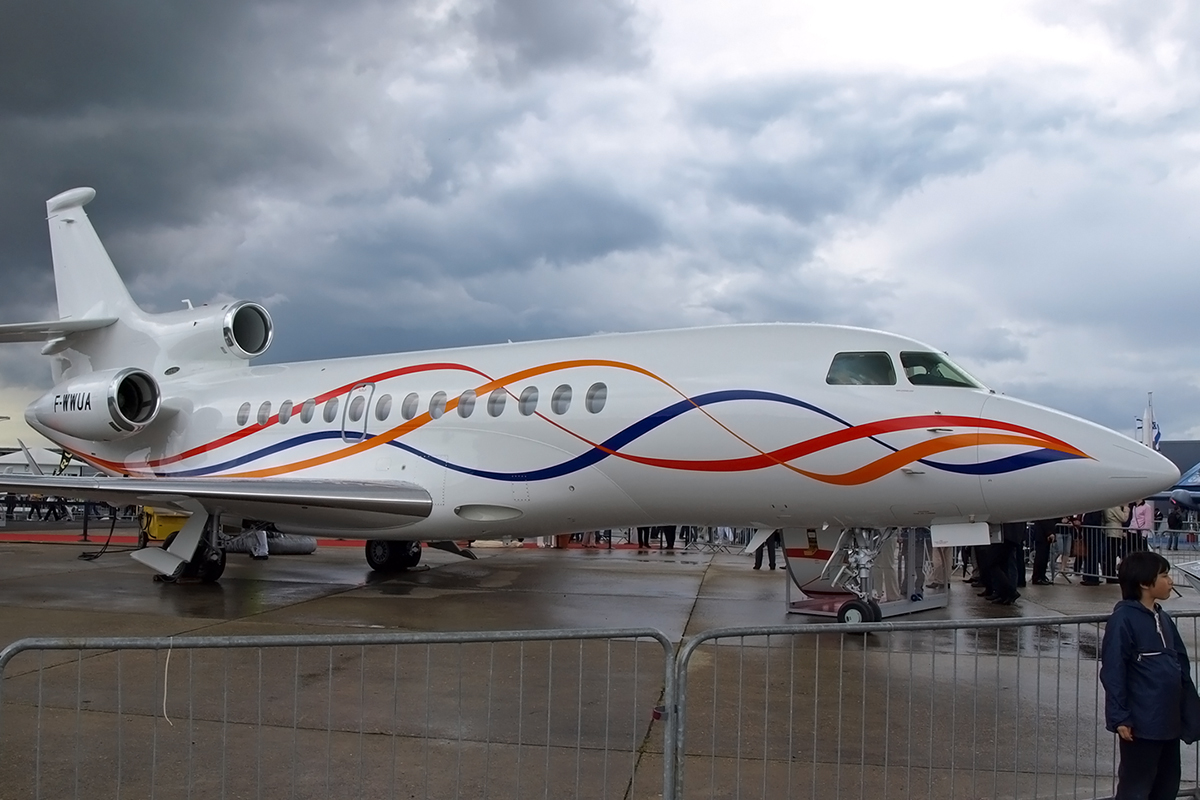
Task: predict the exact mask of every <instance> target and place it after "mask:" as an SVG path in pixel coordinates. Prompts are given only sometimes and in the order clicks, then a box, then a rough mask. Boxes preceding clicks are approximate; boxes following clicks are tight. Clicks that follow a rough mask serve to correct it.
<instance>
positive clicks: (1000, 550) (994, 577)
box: [985, 522, 1025, 606]
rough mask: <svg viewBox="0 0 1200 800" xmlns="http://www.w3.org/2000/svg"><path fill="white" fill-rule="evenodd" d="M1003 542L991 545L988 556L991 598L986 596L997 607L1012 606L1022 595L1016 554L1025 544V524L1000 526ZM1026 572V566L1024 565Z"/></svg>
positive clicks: (1011, 523) (1012, 523) (1013, 523)
mask: <svg viewBox="0 0 1200 800" xmlns="http://www.w3.org/2000/svg"><path fill="white" fill-rule="evenodd" d="M1000 534H1001V540H1000V543H999V544H993V545H990V546H989V547H990V549H991V552H990V553H989V554H988V565H989V568H990V575H989V577H988V579H987V585H988V589H989V590H990V596H989V595H985V597H987V599H989V600H991V601H992V602H993V603H996V604H997V605H1003V606H1011V605H1012V604H1013V603H1015V602H1017V598H1019V597H1020V596H1021V593H1020V592H1018V591H1017V580H1016V579H1017V575H1016V563H1015V558H1016V554H1017V553H1018V552H1019V551H1020V550H1021V547H1022V546H1023V545H1024V543H1025V523H1024V522H1006V523H1004V524H1003V525H1001V526H1000ZM1022 571H1024V565H1022Z"/></svg>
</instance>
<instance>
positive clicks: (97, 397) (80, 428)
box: [25, 367, 162, 442]
mask: <svg viewBox="0 0 1200 800" xmlns="http://www.w3.org/2000/svg"><path fill="white" fill-rule="evenodd" d="M161 403H162V393H161V392H160V391H159V388H158V383H157V382H156V381H155V380H154V378H153V377H151V375H150V373H148V372H145V371H143V370H140V369H136V368H132V367H126V368H125V369H113V370H105V371H104V372H93V373H92V374H90V375H85V376H83V377H79V378H72V379H71V380H67V381H64V382H63V383H60V384H59V385H58V386H55V387H54V388H53V389H51V390H50V391H49V392H47V393H46V394H44V395H42V396H41V397H40V398H38V399H37V400H35V401H34V402H33V404H32V405H31V406H29V409H28V410H27V411H26V412H25V415H26V417H28V418H29V420H30V422H34V421H36V422H37V423H38V424H39V425H44V426H45V427H47V428H49V429H50V430H53V431H57V432H59V433H63V434H66V435H67V436H73V437H75V438H77V439H88V440H91V441H97V442H111V441H114V440H116V439H124V438H125V437H127V436H132V435H133V434H135V433H137V432H138V431H140V430H142V429H143V428H145V427H146V426H147V425H149V424H150V423H152V422H154V419H155V417H157V416H158V408H159V405H160V404H161Z"/></svg>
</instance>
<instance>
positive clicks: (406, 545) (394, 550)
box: [366, 539, 421, 572]
mask: <svg viewBox="0 0 1200 800" xmlns="http://www.w3.org/2000/svg"><path fill="white" fill-rule="evenodd" d="M366 553H367V564H368V565H369V566H370V567H371V569H373V570H375V571H376V572H403V571H404V570H408V569H412V568H413V567H415V566H416V565H417V564H419V563H421V543H420V542H390V541H387V540H386V539H371V540H369V541H368V542H367V546H366Z"/></svg>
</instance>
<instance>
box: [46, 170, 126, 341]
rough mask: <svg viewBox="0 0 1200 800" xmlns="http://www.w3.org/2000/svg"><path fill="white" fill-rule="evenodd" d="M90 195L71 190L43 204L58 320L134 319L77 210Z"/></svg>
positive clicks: (93, 234) (120, 285)
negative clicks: (48, 231) (48, 225)
mask: <svg viewBox="0 0 1200 800" xmlns="http://www.w3.org/2000/svg"><path fill="white" fill-rule="evenodd" d="M95 196H96V191H95V190H94V189H88V188H79V189H71V190H69V191H66V192H63V193H62V194H59V195H55V196H54V197H52V198H50V199H49V200H47V201H46V214H47V218H48V222H49V224H50V252H51V255H52V257H53V259H54V284H55V288H56V290H57V292H58V314H59V316H60V317H63V318H71V319H89V318H96V317H123V316H127V315H129V314H136V313H137V306H136V305H135V304H134V302H133V299H132V298H131V297H130V296H129V290H127V289H126V288H125V283H124V282H123V281H122V280H121V276H120V275H118V274H117V270H116V267H114V266H113V262H112V259H110V258H109V257H108V252H107V251H105V249H104V245H103V244H101V243H100V237H99V236H97V235H96V230H95V229H94V228H93V227H92V222H91V220H89V219H88V216H87V214H85V213H84V211H83V207H84V206H85V205H87V204H88V203H89V202H90V201H91V200H92V198H93V197H95Z"/></svg>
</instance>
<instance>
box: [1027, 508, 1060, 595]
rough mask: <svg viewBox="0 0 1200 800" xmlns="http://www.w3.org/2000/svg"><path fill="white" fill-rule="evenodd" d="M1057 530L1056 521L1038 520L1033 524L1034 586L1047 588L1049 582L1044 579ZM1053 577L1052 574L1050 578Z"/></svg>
mask: <svg viewBox="0 0 1200 800" xmlns="http://www.w3.org/2000/svg"><path fill="white" fill-rule="evenodd" d="M1057 529H1058V519H1057V518H1056V519H1039V520H1038V521H1037V522H1035V523H1033V579H1032V583H1033V585H1034V586H1048V585H1049V584H1050V583H1051V581H1050V580H1049V579H1048V578H1047V577H1046V569H1047V567H1049V566H1050V548H1051V547H1052V546H1053V545H1054V542H1055V539H1056V538H1057V537H1056V536H1055V531H1056V530H1057ZM1050 577H1053V573H1051V576H1050Z"/></svg>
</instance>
